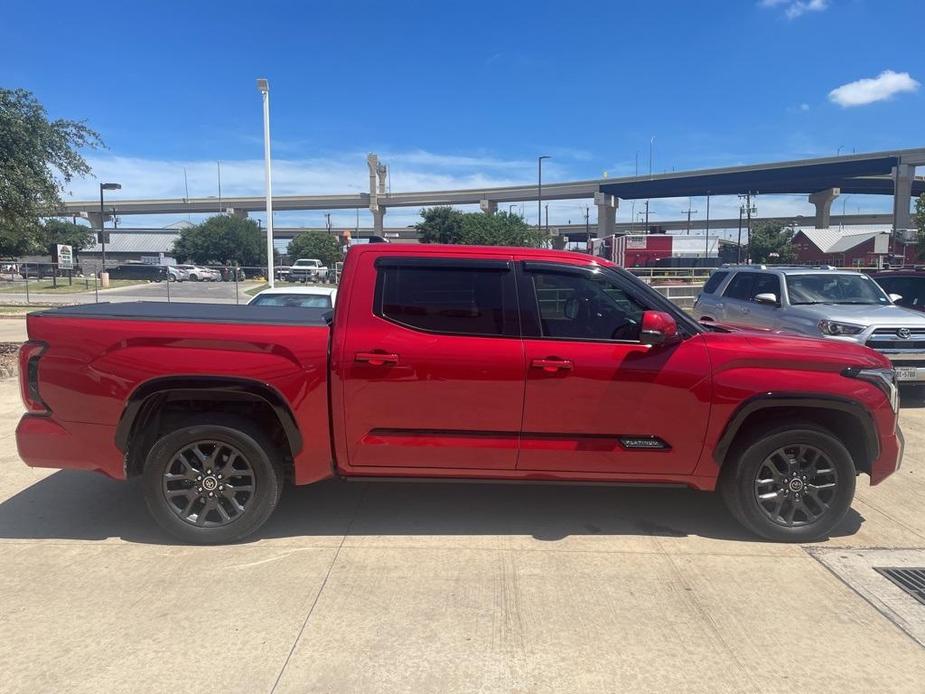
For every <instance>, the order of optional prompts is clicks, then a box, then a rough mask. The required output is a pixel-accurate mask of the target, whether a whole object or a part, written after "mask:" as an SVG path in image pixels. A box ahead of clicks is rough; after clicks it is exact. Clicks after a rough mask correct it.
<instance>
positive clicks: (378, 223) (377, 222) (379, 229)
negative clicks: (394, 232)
mask: <svg viewBox="0 0 925 694" xmlns="http://www.w3.org/2000/svg"><path fill="white" fill-rule="evenodd" d="M385 209H386V208H384V207H377V208H376V209H375V210H373V233H374V234H377V235H378V236H382V234H383V231H384V227H383V224H382V222H383V220H382V218H383V217H385Z"/></svg>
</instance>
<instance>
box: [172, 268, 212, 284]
mask: <svg viewBox="0 0 925 694" xmlns="http://www.w3.org/2000/svg"><path fill="white" fill-rule="evenodd" d="M176 267H177V268H179V269H180V270H183V271H185V272H186V275H187V279H189V281H190V282H221V280H222V273H220V272H219V271H218V270H213V269H212V268H210V267H203V266H202V265H177V266H176Z"/></svg>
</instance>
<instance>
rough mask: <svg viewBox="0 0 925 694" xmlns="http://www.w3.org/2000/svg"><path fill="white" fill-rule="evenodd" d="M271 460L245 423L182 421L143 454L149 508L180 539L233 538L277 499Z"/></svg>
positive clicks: (278, 475)
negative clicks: (145, 456) (145, 455)
mask: <svg viewBox="0 0 925 694" xmlns="http://www.w3.org/2000/svg"><path fill="white" fill-rule="evenodd" d="M276 457H277V453H276V450H275V449H274V448H273V446H272V444H271V443H270V442H269V441H268V440H267V439H266V437H264V436H263V434H261V433H260V431H258V430H257V429H255V428H254V427H252V426H251V425H250V424H249V423H248V422H247V421H245V420H242V419H239V418H237V417H231V416H224V415H203V416H200V417H197V418H195V419H194V420H192V421H190V420H187V421H186V422H185V423H184V426H182V427H180V428H177V429H175V430H173V431H171V432H169V433H166V434H164V435H163V436H162V437H161V438H160V439H159V440H158V441H157V442H156V443H155V444H154V446H152V448H151V451H150V453H148V457H147V459H146V461H145V466H144V472H143V476H142V477H143V487H144V496H145V502H146V503H147V506H148V510H149V511H150V512H151V515H152V516H154V519H155V520H156V521H157V523H158V524H159V525H160V526H161V527H162V528H163V529H164V530H166V531H167V532H169V533H170V534H172V535H173V536H175V537H177V538H179V539H181V540H183V541H185V542H191V543H195V544H220V543H224V542H234V541H237V540H240V539H242V538H244V537H247V536H248V535H250V534H251V533H253V532H255V531H256V530H257V529H258V528H259V527H260V526H262V525H263V524H264V523H265V522H266V520H267V518H269V517H270V514H271V513H272V512H273V510H274V509H275V508H276V505H277V503H278V502H279V497H280V494H281V492H282V471H281V469H280V465H279V464H277V463H278V461H276V460H274V458H276Z"/></svg>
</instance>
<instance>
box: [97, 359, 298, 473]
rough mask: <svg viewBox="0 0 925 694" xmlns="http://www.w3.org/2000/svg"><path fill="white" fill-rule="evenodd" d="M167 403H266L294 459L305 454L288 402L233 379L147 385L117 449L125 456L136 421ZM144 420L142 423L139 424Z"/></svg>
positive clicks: (126, 415) (129, 411)
mask: <svg viewBox="0 0 925 694" xmlns="http://www.w3.org/2000/svg"><path fill="white" fill-rule="evenodd" d="M168 400H212V401H216V402H223V401H224V402H228V401H237V402H247V401H255V400H256V401H260V402H264V403H266V404H267V405H269V407H270V408H271V409H272V410H273V412H274V414H275V415H276V417H277V419H279V422H280V425H281V426H282V427H283V431H284V432H285V434H286V438H287V440H288V442H289V448H290V450H291V451H292V455H293V456H295V455H297V454H298V453H299V452H300V451H301V450H302V445H303V441H302V433H301V432H300V431H299V426H298V424H297V423H296V421H295V417H294V416H293V414H292V410H291V409H290V407H289V404H288V403H287V401H286V399H285V398H284V397H283V396H282V394H281V393H280V392H279V391H278V390H276V389H275V388H274V387H273V386H270V385H268V384H266V383H262V382H260V381H255V380H251V379H247V378H237V377H234V376H195V375H192V376H164V377H161V378H154V379H151V380H150V381H145V382H144V383H142V384H141V385H140V386H138V387H137V388H136V389H135V390H134V391H133V392H132V394H131V395H130V396H129V398H128V400H127V401H126V403H125V408H124V409H123V410H122V417H121V418H120V419H119V424H118V426H117V427H116V440H115V442H116V447H117V448H118V449H119V450H120V451H122V452H123V453H127V452H128V449H129V444H130V439H131V435H132V431H133V430H134V427H135V423H136V422H137V421H142V422H143V421H144V419H145V418H146V417H147V413H148V412H149V411H150V409H151V408H152V407H153V406H154V405H157V404H159V403H161V402H164V401H168ZM139 416H141V418H142V419H141V420H139Z"/></svg>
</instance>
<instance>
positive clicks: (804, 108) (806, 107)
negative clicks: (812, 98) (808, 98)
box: [800, 103, 809, 111]
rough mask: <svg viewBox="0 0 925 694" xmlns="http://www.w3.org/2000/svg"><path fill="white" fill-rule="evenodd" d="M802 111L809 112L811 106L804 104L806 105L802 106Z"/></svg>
mask: <svg viewBox="0 0 925 694" xmlns="http://www.w3.org/2000/svg"><path fill="white" fill-rule="evenodd" d="M800 110H801V111H808V110H809V104H805V103H804V104H800Z"/></svg>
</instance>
